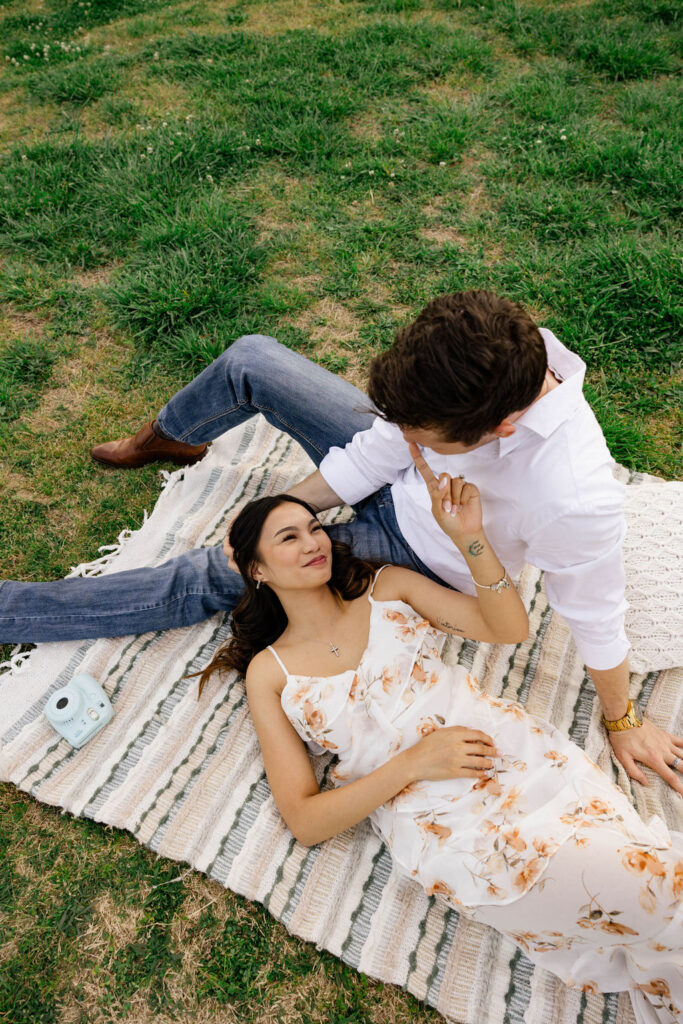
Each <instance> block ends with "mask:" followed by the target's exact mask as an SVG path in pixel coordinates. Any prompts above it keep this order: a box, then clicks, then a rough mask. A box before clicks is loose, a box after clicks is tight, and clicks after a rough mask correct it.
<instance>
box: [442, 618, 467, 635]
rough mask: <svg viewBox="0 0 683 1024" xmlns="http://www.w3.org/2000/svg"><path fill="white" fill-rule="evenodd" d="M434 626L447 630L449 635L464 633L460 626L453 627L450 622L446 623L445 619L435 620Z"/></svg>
mask: <svg viewBox="0 0 683 1024" xmlns="http://www.w3.org/2000/svg"><path fill="white" fill-rule="evenodd" d="M436 624H437V626H440V627H441V629H449V630H450V631H451V633H464V629H463V628H462V626H454V625H453V623H452V622H446V620H445V619H437V620H436Z"/></svg>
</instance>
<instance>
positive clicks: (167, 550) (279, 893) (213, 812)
mask: <svg viewBox="0 0 683 1024" xmlns="http://www.w3.org/2000/svg"><path fill="white" fill-rule="evenodd" d="M308 471H310V463H309V462H308V460H307V458H306V456H305V455H304V454H303V452H302V451H301V449H300V448H299V447H298V446H297V445H296V444H294V443H293V442H292V441H291V440H290V439H289V438H287V437H286V436H285V435H283V434H280V433H277V432H276V431H274V430H272V429H271V428H270V427H268V426H267V424H265V421H263V420H261V419H260V418H256V419H252V420H250V421H249V422H248V423H247V424H245V425H244V427H241V428H238V429H237V430H235V431H231V432H230V433H229V434H226V435H224V436H223V437H222V438H220V439H219V440H218V441H217V442H215V443H214V445H213V448H212V450H211V452H210V454H209V455H208V456H207V458H205V459H204V460H203V461H202V462H200V463H199V464H198V465H196V466H193V467H191V468H187V469H184V470H179V471H177V472H175V473H173V474H172V475H168V474H165V476H166V483H165V487H164V489H163V490H162V492H161V495H160V497H159V500H158V502H157V505H156V507H155V509H154V512H153V514H152V515H151V517H150V518H149V519H148V520H146V522H145V523H144V524H143V526H142V528H141V529H140V530H139V531H137V532H136V533H133V534H126V535H122V536H121V537H120V538H119V544H118V545H116V546H112V548H110V549H108V551H107V552H106V553H105V554H104V555H103V557H102V558H101V559H99V560H98V561H97V562H95V563H91V564H90V565H89V566H79V567H78V568H77V569H76V570H74V573H78V574H81V575H94V574H96V573H108V572H116V571H119V570H122V569H127V568H133V567H136V566H139V565H156V564H160V563H161V562H163V561H165V560H166V559H168V558H171V557H174V556H175V555H178V554H180V553H181V552H182V551H185V550H187V549H188V548H192V547H195V546H201V545H211V544H218V543H220V542H221V541H222V538H223V535H224V533H225V528H226V524H227V523H228V522H229V520H230V519H231V518H232V517H233V515H234V513H235V510H236V509H237V508H238V507H239V506H241V504H243V503H244V502H245V501H247V500H249V499H251V498H254V497H258V496H260V495H262V494H266V493H274V492H277V491H280V490H283V489H285V488H286V487H287V486H289V485H291V483H293V482H294V481H295V480H297V479H299V478H301V476H303V475H304V474H305V473H307V472H308ZM624 472H625V471H624ZM341 514H343V513H337V515H341ZM347 514H348V512H347ZM520 586H521V591H522V594H523V597H524V599H525V601H526V604H527V607H528V608H529V609H530V619H531V631H530V637H529V639H528V640H527V641H526V642H525V643H524V644H521V645H518V646H516V647H515V646H503V647H501V646H489V645H486V644H480V645H476V644H474V643H471V642H468V641H465V642H462V641H459V640H451V641H449V647H448V653H447V660H450V661H452V662H453V663H456V662H457V663H460V664H463V665H466V666H467V668H468V669H470V670H471V671H472V672H473V673H474V674H475V675H476V676H477V677H478V679H479V680H480V681H481V683H482V685H483V686H484V687H485V688H486V690H487V691H488V692H489V693H491V694H494V695H503V696H505V697H510V698H513V699H516V700H519V701H521V702H523V703H525V704H526V705H527V707H528V708H529V709H530V710H531V711H532V712H533V713H535V714H537V715H540V716H542V717H544V718H547V719H550V720H551V721H552V722H553V723H554V724H555V725H556V726H558V727H559V728H560V729H562V730H564V731H565V732H567V733H568V734H569V735H570V736H571V737H572V738H573V739H574V740H575V741H576V742H577V743H579V744H581V745H582V746H583V747H584V748H585V749H586V751H587V752H588V753H589V754H590V756H591V757H592V758H593V759H594V760H595V761H597V763H598V764H599V765H600V766H601V767H602V768H603V770H605V771H606V772H607V773H608V774H612V773H613V772H614V771H615V767H614V765H613V763H612V762H611V760H610V754H609V749H608V745H606V743H605V737H604V734H603V731H602V729H601V727H600V725H599V711H598V708H597V706H596V702H595V699H594V698H595V694H594V690H593V687H592V684H591V683H590V682H589V681H588V680H587V679H586V676H585V673H584V669H583V666H582V664H581V662H580V661H579V659H578V656H577V653H576V650H575V647H574V645H573V642H572V641H571V638H570V636H569V632H568V629H567V627H566V625H565V624H564V622H563V621H562V620H561V619H560V617H559V616H558V615H553V614H551V611H550V609H549V607H548V604H547V601H546V598H545V593H544V590H543V587H542V580H541V577H540V574H539V572H538V571H537V570H535V569H532V568H530V567H527V568H526V569H525V571H524V573H523V575H522V578H521V583H520ZM227 635H228V623H227V621H226V619H225V617H224V616H223V615H216V616H214V617H213V618H212V619H209V620H207V621H206V622H204V623H201V624H200V625H197V626H192V627H189V628H187V629H174V630H168V631H165V632H159V633H148V634H144V635H141V636H128V637H123V638H118V639H108V640H87V641H84V642H80V643H59V644H56V643H55V644H40V645H39V646H38V647H37V648H35V649H34V650H33V651H32V652H31V653H30V655H29V656H28V657H26V656H25V655H24V656H21V655H20V656H18V657H17V658H15V659H14V662H15V663H14V666H13V667H12V668H11V669H10V670H9V671H7V672H5V673H4V674H3V675H2V676H0V695H1V698H2V707H3V722H4V726H3V733H2V739H1V742H2V747H1V749H0V778H2V779H3V780H4V781H11V782H12V783H14V785H16V786H18V787H19V788H20V789H22V790H25V791H26V792H28V793H30V794H32V795H33V796H34V797H35V798H36V799H37V800H41V801H43V802H45V803H48V804H52V805H54V806H58V807H61V808H63V809H64V810H66V811H69V812H70V813H72V814H74V815H80V816H83V817H87V818H92V819H94V820H95V821H101V822H105V823H107V824H108V825H113V826H116V827H118V828H123V829H128V830H129V831H130V832H131V833H132V834H133V835H134V836H135V837H136V838H137V839H138V840H139V841H140V842H141V843H144V844H145V845H146V846H148V847H149V848H150V849H152V850H155V851H157V852H158V853H159V854H161V855H163V856H165V857H169V858H172V859H174V860H178V861H184V862H187V863H189V864H191V865H192V866H193V867H195V868H196V869H197V870H199V871H202V872H204V873H205V874H207V875H208V876H209V877H211V878H214V879H217V880H218V881H219V882H221V883H222V884H223V885H225V886H227V887H229V888H230V889H232V890H234V891H235V892H238V893H240V894H242V895H243V896H246V897H247V898H249V899H253V900H258V901H259V902H261V903H262V904H263V905H264V906H265V907H266V908H267V909H268V910H269V911H270V913H271V914H273V915H274V916H275V917H276V918H277V919H278V920H279V921H282V922H283V924H285V925H286V927H287V928H288V929H289V930H290V931H291V932H292V933H293V934H295V935H298V936H301V937H302V938H304V939H307V940H309V941H311V942H314V943H316V944H317V945H318V946H319V947H324V948H325V949H327V950H329V951H330V952H332V953H334V954H335V955H336V956H339V957H342V959H343V960H345V961H346V962H347V963H349V964H351V965H353V966H354V967H356V968H358V969H359V970H361V971H363V972H365V973H366V974H369V975H371V976H372V977H375V978H380V979H382V980H384V981H388V982H394V983H396V984H398V985H401V986H404V987H405V988H407V989H408V990H409V991H410V992H412V993H413V994H414V995H415V996H417V997H418V998H419V999H422V1000H425V1001H426V1002H427V1003H428V1004H430V1005H431V1006H434V1007H436V1008H437V1009H438V1010H439V1011H440V1012H441V1013H442V1014H443V1015H444V1016H445V1017H446V1018H447V1020H449V1021H454V1022H459V1024H503V1022H505V1024H521V1022H522V1021H524V1022H526V1024H551V1022H553V1024H597V1022H601V1024H632V1022H633V1020H634V1018H633V1014H632V1010H631V1005H630V1000H629V998H628V996H627V995H625V994H622V995H620V996H617V995H608V996H598V995H587V994H582V993H579V992H573V991H569V990H568V989H567V988H566V987H565V986H564V985H562V984H561V983H560V982H558V981H557V980H556V979H554V978H553V977H552V976H551V975H549V974H547V973H546V972H544V971H542V970H540V969H534V968H533V967H532V965H531V964H530V962H529V961H528V960H527V959H526V958H525V956H524V955H523V953H522V952H521V951H520V950H519V949H518V948H517V947H516V946H514V945H513V944H512V943H511V942H509V941H508V940H506V939H503V938H501V937H500V936H499V935H498V934H497V933H496V932H494V931H492V930H490V929H488V928H485V927H483V926H480V925H477V924H473V923H471V922H469V921H467V920H466V919H465V918H464V917H462V916H460V915H458V914H457V913H455V912H454V911H453V910H450V909H449V908H448V907H446V906H445V905H444V904H443V903H442V902H440V901H439V900H437V899H435V898H433V897H432V898H428V897H427V896H426V895H425V893H424V891H423V890H422V889H420V888H419V887H418V886H417V885H416V884H415V883H413V882H412V881H409V880H406V879H404V878H402V877H400V876H399V875H398V873H397V872H396V871H395V870H394V869H393V868H392V864H391V860H390V858H389V856H388V854H387V851H386V849H385V848H384V846H383V845H382V844H381V842H380V841H379V840H378V838H377V837H376V836H375V835H374V833H373V832H372V831H371V830H370V828H369V827H368V826H367V825H366V824H362V825H360V826H358V827H357V828H355V829H352V830H349V831H348V832H345V833H344V834H343V835H340V836H338V837H337V838H336V839H333V840H330V841H329V842H326V843H323V844H322V845H320V846H317V847H315V848H313V849H306V848H304V847H303V846H301V845H300V844H298V843H297V842H296V841H295V840H294V839H293V837H292V836H291V834H290V833H289V831H288V830H287V828H286V826H285V825H284V823H283V822H282V820H281V818H280V816H279V814H278V812H277V809H276V808H275V806H274V804H273V800H272V797H271V795H270V791H269V788H268V785H267V782H266V779H265V776H264V771H263V763H262V760H261V756H260V752H259V747H258V743H257V740H256V736H255V734H254V730H253V727H252V725H251V721H250V718H249V713H248V709H247V704H246V699H245V692H244V685H243V682H242V680H241V679H240V678H239V677H237V676H236V675H235V674H234V673H233V674H231V675H229V676H227V677H224V678H222V679H220V678H218V677H214V678H213V679H212V680H211V682H210V683H209V684H208V686H207V688H206V690H205V695H204V697H203V699H202V700H201V702H197V700H196V687H197V682H196V680H194V679H193V680H190V679H187V678H186V676H187V673H188V672H192V671H196V670H197V669H198V668H200V667H201V666H203V665H204V664H205V663H206V662H207V661H208V660H209V658H210V656H211V654H212V652H213V651H214V650H215V648H216V647H217V645H218V644H220V643H221V642H222V641H224V640H225V638H226V637H227ZM77 671H84V672H89V673H91V674H92V675H93V676H95V678H97V679H99V680H100V682H101V683H102V684H103V685H104V687H105V689H106V690H107V692H108V694H109V696H110V697H111V699H112V702H113V704H114V707H115V712H116V714H115V717H114V719H113V721H112V722H111V723H110V724H109V725H108V726H107V727H106V729H105V730H103V732H101V733H100V734H99V735H98V736H96V737H95V738H94V739H93V740H92V741H91V742H89V743H88V744H86V746H85V747H83V748H82V749H81V750H80V751H75V750H73V749H72V748H71V747H70V746H69V744H68V743H67V742H66V741H65V740H62V739H60V738H59V737H58V736H57V734H56V733H55V732H54V731H53V730H52V728H51V727H50V725H49V724H48V723H47V721H46V720H45V718H44V716H43V714H42V708H43V707H44V705H45V702H46V700H47V697H48V696H49V694H50V693H51V692H53V691H54V690H55V689H57V688H59V687H61V686H63V685H64V684H65V683H66V682H67V681H68V680H69V679H70V678H71V676H73V675H74V674H75V673H76V672H77ZM632 682H633V692H637V693H638V694H639V697H640V700H641V702H642V703H643V704H645V705H647V708H648V713H649V714H650V716H651V717H652V718H654V719H655V720H656V721H657V722H659V723H660V724H662V725H665V726H667V725H668V726H671V725H672V724H673V723H674V722H675V719H676V717H677V714H678V715H679V717H680V712H681V701H682V695H683V685H682V683H683V670H680V669H672V670H669V671H667V672H661V673H651V674H649V675H646V676H634V677H633V680H632ZM328 765H329V762H328V761H325V760H324V759H322V760H320V761H319V763H318V765H317V771H318V775H319V778H320V779H321V780H323V782H324V779H325V775H326V772H327V769H328ZM617 780H618V782H619V783H620V784H621V785H622V786H624V788H625V789H626V792H630V791H631V790H630V786H629V784H628V780H627V778H626V776H625V774H624V773H623V771H622V770H621V769H619V775H618V776H617ZM634 790H635V792H634V793H633V796H634V798H635V800H636V802H637V805H638V809H639V810H640V812H641V814H642V816H643V817H644V818H646V819H647V818H648V817H649V816H650V815H651V814H653V813H658V814H660V815H661V816H662V817H664V818H665V819H666V820H668V822H669V824H670V825H671V826H672V827H680V823H679V822H677V821H676V810H675V806H674V798H673V797H672V796H671V794H670V792H669V791H668V789H667V787H665V786H664V785H663V784H661V783H659V782H658V783H657V784H655V785H651V786H649V787H648V788H647V789H643V788H642V787H634Z"/></svg>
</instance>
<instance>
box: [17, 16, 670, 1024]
mask: <svg viewBox="0 0 683 1024" xmlns="http://www.w3.org/2000/svg"><path fill="white" fill-rule="evenodd" d="M0 38H1V39H2V45H1V46H0V66H1V68H2V72H1V74H0V139H1V140H2V148H1V149H0V304H1V310H0V465H1V466H2V468H1V469H0V482H1V483H2V484H3V486H4V490H5V493H6V494H8V495H10V500H8V501H5V502H4V503H3V506H2V510H1V511H0V543H1V544H2V550H3V562H2V569H1V574H2V575H7V576H13V577H19V578H23V579H43V578H51V577H54V576H59V575H63V574H64V573H65V572H67V571H68V570H69V568H70V567H71V566H72V565H75V564H77V563H79V562H82V561H86V560H88V559H91V558H93V557H95V556H96V555H97V549H98V546H99V545H100V544H104V543H107V542H110V541H111V540H112V539H115V538H116V536H117V535H118V533H119V532H120V531H121V530H122V529H124V528H134V527H135V526H136V525H138V524H139V523H140V521H141V519H142V514H143V509H144V508H147V509H151V507H152V506H153V504H154V501H155V498H156V495H157V493H158V478H157V471H156V468H155V467H147V468H145V469H144V470H141V471H139V472H137V473H135V474H116V473H108V472H107V471H105V470H104V469H102V468H98V467H96V466H94V465H93V464H92V463H91V460H90V458H89V454H88V451H89V448H90V446H91V445H92V444H94V443H96V442H98V441H101V440H104V439H107V438H111V437H116V436H122V435H124V434H126V433H129V432H131V431H132V430H134V429H136V428H137V427H138V426H139V425H140V424H141V423H142V422H143V421H144V420H145V419H146V418H147V417H148V416H149V415H150V414H152V413H154V412H155V411H156V410H157V409H158V408H159V407H160V406H161V405H162V404H163V402H164V401H165V400H166V398H167V397H168V395H169V394H171V393H172V392H173V391H174V390H176V389H177V388H178V387H179V386H181V385H182V384H183V383H184V382H185V381H186V380H187V379H188V378H189V377H190V376H191V375H193V374H194V373H195V372H196V371H197V370H198V369H200V368H201V367H202V366H204V365H205V364H206V363H207V362H208V361H209V360H210V359H212V358H213V357H214V356H215V355H217V354H218V353H219V352H221V351H222V350H223V349H224V347H225V346H226V345H227V344H229V343H230V341H231V339H233V338H234V337H235V336H237V335H239V334H240V333H243V332H245V331H254V330H259V331H265V332H268V333H273V334H275V335H277V336H278V337H280V338H281V339H282V340H283V341H285V342H286V343H287V344H289V345H291V346H293V347H295V348H298V349H299V350H301V351H302V352H304V353H305V354H307V355H309V356H311V357H313V358H318V359H319V360H320V361H321V362H323V363H324V365H326V366H327V367H329V368H330V369H332V370H333V371H335V372H338V373H341V374H345V375H349V376H351V377H354V379H356V380H362V375H363V372H364V368H365V367H366V366H367V362H368V360H369V358H370V357H371V355H372V354H373V353H375V352H377V351H379V350H381V349H382V348H384V347H386V346H387V345H389V344H390V343H391V340H392V337H393V334H394V332H395V330H396V328H397V327H398V326H400V325H401V324H403V323H405V322H406V321H407V320H408V319H410V318H411V317H412V316H414V315H415V314H416V313H417V312H418V311H419V309H420V308H421V306H422V305H423V304H424V303H425V302H426V301H428V300H429V299H430V298H431V297H432V296H434V295H435V294H437V293H439V292H442V291H446V290H451V289H460V288H467V287H490V288H493V289H494V290H497V291H499V292H502V293H505V294H507V295H509V296H511V297H512V298H514V299H516V300H518V301H520V302H522V303H523V304H525V305H526V306H527V307H528V308H529V309H530V310H531V311H532V312H533V314H534V315H535V316H536V317H537V319H538V322H539V323H541V324H542V325H546V326H549V327H551V328H552V329H553V330H554V331H555V332H556V333H557V334H558V336H559V337H560V338H561V340H563V341H564V342H565V343H566V344H568V345H569V346H570V347H571V348H573V349H574V350H576V351H577V352H578V353H579V354H580V355H581V356H582V358H583V359H585V361H586V363H587V366H588V372H587V384H586V392H587V395H588V397H589V399H590V400H591V402H592V404H593V407H594V409H595V411H596V414H597V416H598V419H599V420H600V422H601V424H602V427H603V430H604V431H605V434H606V437H607V439H608V442H609V444H610V447H611V449H612V452H613V454H614V455H615V457H616V458H617V459H618V460H619V461H620V462H623V463H625V464H626V465H628V466H631V467H633V468H635V469H638V470H646V471H650V472H656V473H659V474H661V475H664V476H669V477H677V476H680V475H681V436H682V434H683V431H682V430H681V411H680V410H681V405H682V402H681V397H682V392H683V388H682V379H681V359H682V344H681V329H680V324H681V313H682V308H681V305H682V301H681V298H680V296H681V294H683V291H682V288H681V285H682V281H681V267H680V260H679V259H678V254H679V253H680V240H681V239H680V223H681V212H682V211H681V193H680V181H681V178H682V177H683V168H682V166H681V165H682V159H681V152H682V147H681V143H680V133H679V129H678V125H679V124H680V121H681V116H682V115H683V87H682V85H681V80H680V68H681V59H680V52H681V24H680V14H679V9H678V6H677V5H676V4H674V3H673V2H670V0H625V2H620V3H617V2H616V0H592V2H589V3H583V2H575V3H573V2H571V0H570V2H569V3H567V4H562V5H560V6H558V5H555V4H551V3H549V2H542V3H539V2H532V0H324V2H322V3H319V4H315V5H312V4H310V5H309V4H292V3H291V2H290V0H271V2H269V3H265V0H240V2H235V3H234V4H232V5H230V4H227V3H225V4H215V3H209V2H208V0H196V2H194V3H180V2H168V0H163V2H162V0H158V2H157V0H92V2H90V3H89V4H88V3H85V2H84V4H83V6H81V5H80V3H78V2H72V0H45V3H44V4H42V5H38V4H37V3H32V4H24V3H20V2H19V0H5V2H4V3H3V5H2V7H0ZM5 58H9V59H5ZM0 822H1V824H0V842H1V843H2V844H3V846H2V849H3V854H2V856H3V865H2V866H3V870H2V872H0V876H1V881H0V887H1V888H0V896H1V901H2V902H1V908H0V909H1V910H2V917H0V921H2V927H3V935H2V939H1V941H2V943H3V945H0V955H1V956H2V957H3V962H2V966H3V971H2V981H0V1019H8V1020H13V1021H14V1020H17V1021H18V1020H31V1021H45V1022H52V1021H57V1020H58V1019H60V1014H61V1013H62V1009H63V1007H64V1006H65V1005H68V1007H69V1014H70V1015H71V1016H70V1017H69V1019H70V1020H71V1019H72V1020H79V1019H82V1020H84V1021H85V1020H88V1024H90V1021H100V1020H101V1021H123V1020H126V1019H127V1018H129V1017H132V1016H135V1015H136V1014H137V1015H139V1016H140V1017H144V1015H145V1013H147V1014H152V1015H154V1014H158V1015H164V1019H170V1020H177V1021H181V1020H182V1021H184V1020H187V1019H191V1017H192V1015H193V1014H194V1013H195V1012H196V1010H197V1007H198V1006H199V1003H200V1001H201V1002H202V1004H203V1005H204V1006H210V1007H212V1008H213V1010H214V1011H215V1012H216V1013H220V1012H222V1011H223V1010H227V1009H229V1010H230V1012H231V1013H233V1014H234V1019H236V1020H245V1021H252V1020H256V1019H258V1017H257V1016H255V1015H254V1014H255V1011H254V1007H255V1006H258V1007H259V1008H260V1009H259V1011H258V1012H262V1013H263V1015H264V1017H265V1016H267V1015H268V1013H270V1014H271V1015H272V1014H275V1013H276V1012H278V1013H280V1016H281V1019H282V1021H283V1022H284V1024H292V1022H294V1021H302V1022H306V1024H308V1022H314V1021H326V1022H327V1021H335V1022H336V1024H342V1022H344V1024H348V1022H351V1021H354V1022H355V1021H375V1020H378V1021H396V1022H399V1021H400V1022H402V1021H404V1020H405V1021H407V1020H420V1021H432V1020H436V1019H437V1016H436V1014H435V1013H433V1012H432V1011H430V1010H427V1009H425V1008H424V1007H419V1006H418V1005H417V1004H416V1003H415V1002H414V1001H413V1000H411V999H410V998H409V997H406V996H404V995H403V994H401V993H397V992H395V991H394V990H392V989H385V988H383V987H381V986H377V985H374V984H373V983H371V982H368V981H367V979H364V978H361V977H358V976H357V975H355V974H354V973H353V972H352V971H350V970H348V969H347V968H345V967H343V966H341V965H340V964H338V963H337V962H336V961H334V960H332V959H331V958H330V957H326V956H324V955H322V954H318V953H316V952H315V951H313V950H311V949H310V948H309V947H307V946H304V945H302V944H300V943H297V942H295V941H293V940H289V939H287V938H286V937H285V935H284V932H283V930H282V929H281V928H279V926H277V925H275V924H274V923H273V922H272V921H271V920H270V919H269V918H268V916H267V914H266V913H265V912H263V911H262V910H260V908H257V907H250V906H248V905H246V904H244V903H243V902H242V901H240V900H238V899H237V898H234V897H232V896H230V895H229V894H226V893H224V892H223V891H222V890H220V889H218V888H217V887H215V886H213V885H212V884H211V883H208V882H205V881H202V880H201V879H199V878H198V877H196V876H186V877H183V878H182V879H181V880H180V881H173V879H175V878H177V877H179V876H180V874H181V869H180V868H178V867H177V866H174V865H169V864H166V863H164V862H157V861H156V860H155V859H154V858H153V857H152V856H151V855H149V854H148V853H146V852H145V851H143V850H141V849H140V848H139V847H138V846H137V845H136V844H135V843H134V842H133V840H132V839H129V838H127V837H125V836H123V835H117V834H115V833H110V832H105V831H103V830H101V829H100V828H98V827H97V826H95V825H92V824H91V823H87V822H72V821H68V820H62V819H61V818H60V817H59V816H58V815H57V814H55V813H54V812H53V811H52V810H50V809H47V808H43V807H40V806H39V805H36V804H34V803H32V801H31V800H30V799H29V798H27V797H25V796H23V795H18V794H16V793H15V792H14V791H12V790H11V789H9V788H6V789H4V790H3V791H2V803H1V805H0ZM155 886H156V887H157V888H155ZM202 887H203V888H202ZM198 893H199V895H198ZM188 949H190V950H191V951H193V952H192V954H191V955H189V954H188V953H187V950H188ZM88 950H90V951H89V952H88ZM29 954H31V955H30V956H29ZM36 958H37V959H36ZM38 976H40V978H41V983H40V985H36V983H35V979H36V977H38ZM277 1007H280V1009H279V1010H276V1008H277ZM79 1014H80V1015H81V1016H80V1017H79Z"/></svg>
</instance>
